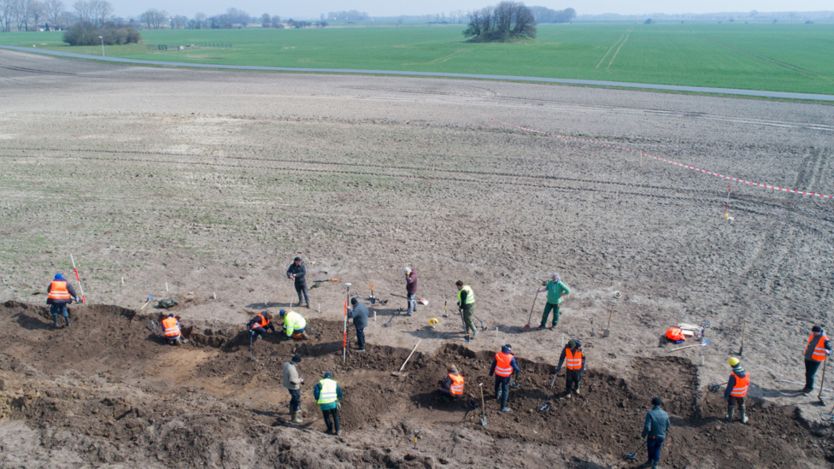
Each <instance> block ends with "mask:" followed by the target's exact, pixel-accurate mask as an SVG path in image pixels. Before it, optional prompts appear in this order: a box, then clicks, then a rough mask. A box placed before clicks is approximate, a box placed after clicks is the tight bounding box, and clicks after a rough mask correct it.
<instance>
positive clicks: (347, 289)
mask: <svg viewBox="0 0 834 469" xmlns="http://www.w3.org/2000/svg"><path fill="white" fill-rule="evenodd" d="M349 299H350V283H345V306H344V308H343V309H344V317H345V321H344V328H343V329H342V363H345V362H346V361H347V323H348V301H349Z"/></svg>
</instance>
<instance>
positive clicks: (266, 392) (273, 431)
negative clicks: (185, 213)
mask: <svg viewBox="0 0 834 469" xmlns="http://www.w3.org/2000/svg"><path fill="white" fill-rule="evenodd" d="M154 318H155V316H153V315H142V314H139V313H137V312H136V311H133V310H129V309H125V308H120V307H115V306H92V307H74V308H73V324H72V327H70V328H69V329H61V330H53V329H52V328H51V326H50V321H49V315H48V310H47V309H46V308H45V307H42V306H33V305H27V304H23V303H16V302H7V303H5V304H3V305H2V306H0V344H2V345H0V378H2V380H0V445H3V448H2V449H3V451H0V454H2V456H0V466H4V467H7V466H14V465H30V464H34V465H38V464H39V463H43V464H48V463H56V464H68V465H75V464H92V465H100V464H112V463H125V464H140V463H141V464H143V465H146V466H150V467H155V466H204V465H225V466H252V465H263V466H287V465H289V466H294V467H322V466H325V467H327V466H346V467H347V466H385V467H434V466H444V465H446V466H460V465H469V464H472V465H485V466H488V467H493V466H495V467H510V466H516V467H525V466H527V467H537V466H540V464H542V463H550V464H551V465H555V466H568V467H600V466H601V467H611V466H618V467H627V466H626V465H625V463H624V462H622V461H623V460H622V455H623V454H624V453H626V452H629V451H635V450H638V448H639V440H638V439H637V437H638V435H639V430H640V425H641V422H642V417H643V414H644V412H645V407H646V404H647V402H648V401H649V399H650V398H651V396H653V395H655V394H660V395H662V396H663V398H664V400H665V401H666V403H667V405H666V407H667V410H669V412H670V414H671V415H672V416H673V420H672V422H673V427H674V428H673V430H672V433H671V438H670V440H669V443H668V445H667V447H666V452H665V455H664V460H665V462H666V465H667V466H668V467H680V468H683V467H729V466H731V465H733V466H738V465H741V466H742V467H830V464H831V463H832V462H834V442H832V431H831V428H830V427H818V426H811V425H809V424H808V423H807V422H805V421H803V420H801V418H800V417H799V414H798V412H797V410H796V409H795V408H793V407H778V406H775V405H769V404H768V403H767V402H765V401H755V402H752V403H751V405H750V410H749V413H750V416H751V424H750V425H747V426H745V425H741V424H738V423H734V424H726V423H724V422H722V421H721V419H720V416H722V415H723V413H724V402H723V400H722V399H721V397H720V395H715V394H708V393H706V392H704V390H702V389H701V386H700V385H699V383H698V379H697V369H696V367H695V366H694V365H693V364H692V363H691V362H689V361H688V360H686V359H682V358H674V357H670V358H662V359H635V360H633V361H632V365H631V366H633V367H634V371H635V372H636V373H635V376H637V377H638V378H637V379H635V380H633V381H626V380H624V379H621V378H619V377H617V376H612V375H609V374H605V373H599V372H596V371H594V369H593V362H591V369H590V370H589V372H588V373H587V374H586V377H585V380H584V384H583V389H582V391H583V395H582V396H581V397H579V398H574V399H561V398H559V395H558V394H556V398H555V399H552V400H551V401H550V403H551V407H550V409H549V410H548V411H546V412H539V411H538V410H537V409H538V407H539V405H540V404H541V403H542V402H543V401H546V400H548V399H550V398H551V397H553V396H554V390H549V389H547V384H548V381H549V377H550V371H551V369H552V365H551V364H545V363H533V362H530V361H527V360H524V358H523V353H524V352H523V350H516V352H517V354H518V355H519V356H520V359H519V361H520V365H521V367H522V369H523V373H522V375H521V379H520V383H519V384H520V386H519V387H518V388H516V389H513V390H512V391H511V407H512V408H513V410H514V412H513V413H512V414H508V415H504V414H500V413H498V412H497V410H498V407H497V404H496V403H495V400H494V393H493V389H492V379H491V378H490V377H488V376H487V372H488V369H489V364H490V361H491V354H489V353H486V352H473V351H472V350H469V349H467V348H465V347H463V346H460V345H455V344H447V345H445V346H444V347H442V348H441V349H440V350H438V351H437V352H436V353H432V354H427V353H420V352H419V351H418V352H417V353H415V355H414V356H413V357H412V359H411V361H410V362H409V364H408V367H407V369H406V370H407V374H405V375H404V376H401V377H395V376H392V375H391V372H392V371H394V370H396V369H398V368H399V366H400V365H401V364H402V362H403V360H405V358H406V357H407V356H408V353H409V350H406V349H400V348H392V347H381V346H375V345H373V344H371V345H370V346H369V348H368V352H367V353H364V354H359V353H350V354H348V358H347V360H346V361H345V362H344V363H343V362H342V357H341V340H340V338H341V324H340V323H335V322H324V321H318V320H315V319H313V320H312V321H310V326H309V331H310V335H311V340H309V341H308V342H305V343H301V344H299V343H293V342H291V341H283V340H278V337H277V336H269V337H268V338H267V339H266V340H264V341H261V342H259V343H257V345H256V351H255V355H256V359H255V360H253V359H252V357H251V356H250V355H249V353H248V351H247V348H246V335H245V333H242V330H243V327H242V326H239V327H235V326H229V325H222V324H196V325H192V327H191V328H188V329H187V331H188V335H189V338H190V341H189V344H187V345H185V346H182V347H171V346H167V345H164V344H163V343H161V342H160V341H159V340H158V339H157V338H156V337H155V336H154V335H153V334H152V333H151V331H150V330H149V328H148V324H149V322H150V321H152V320H153V319H154ZM293 351H297V352H298V353H299V354H300V355H301V356H302V357H303V360H302V363H301V364H300V370H301V373H302V375H303V376H305V377H306V379H307V383H306V386H305V389H304V397H303V408H304V410H305V413H306V416H307V418H306V419H305V424H304V425H303V426H301V427H300V428H296V427H293V426H292V425H289V424H288V422H287V415H286V414H287V409H286V404H287V401H288V396H287V395H286V392H285V391H284V390H283V389H282V388H281V376H280V370H281V364H282V362H283V361H285V360H286V359H287V358H288V357H289V356H290V355H291V354H292V353H293ZM451 363H454V364H456V365H457V366H458V367H459V368H461V370H462V371H463V372H464V374H465V376H466V379H467V397H466V399H464V400H463V401H462V402H457V403H449V402H446V401H445V400H444V399H442V398H440V397H439V396H438V395H437V394H435V393H434V389H435V387H436V384H437V382H438V380H439V379H440V378H442V376H443V374H444V370H445V367H446V366H447V365H448V364H451ZM324 370H331V371H333V372H334V373H335V377H336V379H337V380H338V381H339V382H340V383H341V384H342V385H343V387H344V389H345V394H346V399H345V401H344V404H343V409H342V418H343V428H344V434H343V436H342V437H341V438H334V437H328V436H325V435H323V434H321V430H322V429H323V424H322V422H321V420H320V417H319V414H318V411H317V410H316V408H315V404H314V402H313V399H312V395H311V394H312V392H311V389H312V384H313V383H314V382H315V380H316V379H317V376H319V375H320V374H321V372H323V371H324ZM478 382H483V383H485V386H484V391H485V397H486V412H487V418H488V426H487V428H482V427H481V425H480V423H479V415H480V414H479V413H480V409H479V407H480V397H479V395H478V394H477V391H478V386H477V383H478ZM563 387H564V381H563V378H559V379H558V380H557V381H556V386H555V392H556V393H558V392H559V391H561V389H563ZM14 435H32V436H34V437H35V438H34V440H32V441H28V440H29V439H27V441H28V443H26V444H10V443H9V442H13V441H15V440H14V438H13V436H14ZM2 442H6V443H2ZM513 448H514V449H515V450H513ZM638 454H639V457H640V458H641V460H642V458H643V454H642V451H640V452H639V453H638ZM27 458H29V459H27ZM39 458H40V459H39ZM27 461H28V462H27Z"/></svg>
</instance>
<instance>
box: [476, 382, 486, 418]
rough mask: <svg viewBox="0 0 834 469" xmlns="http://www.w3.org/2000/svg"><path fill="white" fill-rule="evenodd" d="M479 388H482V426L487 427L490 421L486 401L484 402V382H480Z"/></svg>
mask: <svg viewBox="0 0 834 469" xmlns="http://www.w3.org/2000/svg"><path fill="white" fill-rule="evenodd" d="M478 388H480V390H481V426H482V427H484V428H486V427H487V423H488V422H487V416H486V402H484V383H478Z"/></svg>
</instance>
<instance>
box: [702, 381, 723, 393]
mask: <svg viewBox="0 0 834 469" xmlns="http://www.w3.org/2000/svg"><path fill="white" fill-rule="evenodd" d="M726 385H727V383H712V384H710V385H709V386H707V390H708V391H709V392H718V391H720V390H721V388H723V387H724V386H726Z"/></svg>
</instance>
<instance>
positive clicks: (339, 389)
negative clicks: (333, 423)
mask: <svg viewBox="0 0 834 469" xmlns="http://www.w3.org/2000/svg"><path fill="white" fill-rule="evenodd" d="M320 393H321V382H318V383H316V385H315V386H313V397H314V398H315V399H316V401H318V400H319V394H320ZM336 398H337V399H338V400H337V401H336V402H332V403H330V404H319V408H320V409H321V410H331V409H335V408H336V407H338V405H339V402H342V399H344V398H345V396H344V394H343V393H342V385H340V384H336Z"/></svg>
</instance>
